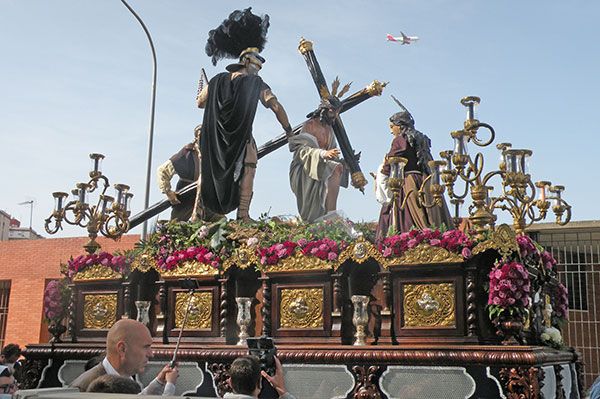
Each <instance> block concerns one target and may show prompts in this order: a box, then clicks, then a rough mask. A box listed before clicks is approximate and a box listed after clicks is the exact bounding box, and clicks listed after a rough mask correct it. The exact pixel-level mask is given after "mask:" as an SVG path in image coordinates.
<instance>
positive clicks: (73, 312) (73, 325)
mask: <svg viewBox="0 0 600 399" xmlns="http://www.w3.org/2000/svg"><path fill="white" fill-rule="evenodd" d="M69 290H70V292H71V300H70V301H69V323H68V324H67V329H68V331H69V335H70V336H71V342H72V343H75V342H77V334H76V332H75V331H76V330H77V322H76V320H77V319H76V318H77V291H76V290H75V284H69Z"/></svg>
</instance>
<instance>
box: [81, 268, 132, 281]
mask: <svg viewBox="0 0 600 399" xmlns="http://www.w3.org/2000/svg"><path fill="white" fill-rule="evenodd" d="M121 278H123V275H122V274H121V273H117V272H116V271H114V270H113V269H111V268H110V267H108V266H103V265H92V266H88V267H86V268H85V269H83V270H82V271H80V272H79V273H76V274H75V275H74V276H73V281H98V280H119V279H121Z"/></svg>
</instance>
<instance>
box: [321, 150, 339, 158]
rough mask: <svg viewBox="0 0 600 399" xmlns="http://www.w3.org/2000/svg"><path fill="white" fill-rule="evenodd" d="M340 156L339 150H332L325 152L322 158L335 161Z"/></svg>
mask: <svg viewBox="0 0 600 399" xmlns="http://www.w3.org/2000/svg"><path fill="white" fill-rule="evenodd" d="M340 154H341V153H340V150H339V148H332V149H331V150H327V151H326V152H325V155H324V156H323V158H325V159H331V160H335V159H338V158H339V157H340Z"/></svg>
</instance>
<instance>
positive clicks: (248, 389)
mask: <svg viewBox="0 0 600 399" xmlns="http://www.w3.org/2000/svg"><path fill="white" fill-rule="evenodd" d="M229 375H230V376H231V377H230V379H229V384H230V385H231V388H232V389H233V393H226V394H225V396H223V398H224V399H254V398H258V395H259V394H260V391H261V389H262V378H261V376H262V377H265V378H266V380H267V381H269V383H270V384H271V385H272V386H273V388H274V389H275V390H276V391H277V393H278V394H279V398H280V399H295V398H294V396H293V395H292V394H290V393H289V392H287V390H286V389H285V382H284V380H283V368H282V367H281V362H280V361H279V359H277V357H275V375H273V376H272V377H271V376H270V375H269V374H267V373H266V372H264V371H261V369H260V361H259V360H258V358H257V357H256V356H242V357H238V358H237V359H235V360H234V361H233V363H232V364H231V368H230V369H229Z"/></svg>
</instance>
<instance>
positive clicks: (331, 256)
mask: <svg viewBox="0 0 600 399" xmlns="http://www.w3.org/2000/svg"><path fill="white" fill-rule="evenodd" d="M327 259H329V260H336V259H337V254H336V253H335V252H330V253H329V254H328V255H327Z"/></svg>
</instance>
